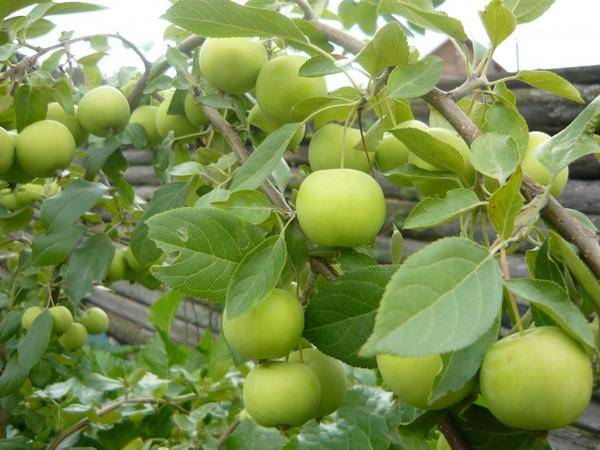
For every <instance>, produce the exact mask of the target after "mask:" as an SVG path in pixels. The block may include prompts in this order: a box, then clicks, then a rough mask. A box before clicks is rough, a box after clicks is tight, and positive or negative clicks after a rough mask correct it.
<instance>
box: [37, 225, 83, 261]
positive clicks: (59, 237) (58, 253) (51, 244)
mask: <svg viewBox="0 0 600 450" xmlns="http://www.w3.org/2000/svg"><path fill="white" fill-rule="evenodd" d="M85 230H86V228H85V226H84V225H82V224H80V223H78V224H75V225H69V226H67V227H65V228H63V229H61V230H59V231H52V232H48V234H38V235H36V236H35V237H34V238H33V241H32V243H31V260H32V262H33V264H34V265H36V266H53V265H55V264H59V263H61V262H63V261H64V260H65V259H67V256H68V255H69V253H71V250H73V248H74V247H75V245H76V244H77V241H79V239H80V238H81V236H83V233H85Z"/></svg>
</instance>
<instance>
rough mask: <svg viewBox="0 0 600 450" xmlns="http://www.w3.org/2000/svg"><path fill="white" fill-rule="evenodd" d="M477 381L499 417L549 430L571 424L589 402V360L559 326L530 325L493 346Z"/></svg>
mask: <svg viewBox="0 0 600 450" xmlns="http://www.w3.org/2000/svg"><path fill="white" fill-rule="evenodd" d="M479 384H480V387H481V395H482V396H483V399H484V401H485V405H486V406H487V407H488V408H489V410H490V411H491V413H492V414H493V415H494V416H495V417H496V418H497V419H498V420H499V421H500V422H502V423H504V424H505V425H508V426H509V427H514V428H523V429H525V430H553V429H556V428H562V427H565V426H567V425H569V424H570V423H571V422H573V421H574V420H575V419H577V418H578V417H579V416H580V415H581V414H583V412H584V411H585V409H586V408H587V406H588V404H589V403H590V400H591V398H592V387H593V371H592V363H591V361H590V358H589V356H588V355H587V353H586V352H585V350H584V349H583V348H582V347H581V346H580V345H579V344H578V343H577V342H575V341H574V340H573V339H571V338H570V337H569V336H568V335H567V334H566V333H565V332H563V331H562V330H561V329H560V328H558V327H552V326H546V327H538V328H530V329H529V330H527V331H525V332H524V333H523V334H518V333H517V334H513V335H511V336H508V337H506V338H504V339H501V340H499V341H498V342H496V343H495V344H494V345H492V347H491V348H490V349H489V350H488V352H487V354H486V355H485V358H484V360H483V365H482V366H481V371H480V375H479Z"/></svg>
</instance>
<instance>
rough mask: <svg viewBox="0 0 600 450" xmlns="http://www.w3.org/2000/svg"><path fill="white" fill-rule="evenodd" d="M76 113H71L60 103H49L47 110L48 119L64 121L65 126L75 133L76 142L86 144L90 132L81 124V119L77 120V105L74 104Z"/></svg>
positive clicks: (79, 144)
mask: <svg viewBox="0 0 600 450" xmlns="http://www.w3.org/2000/svg"><path fill="white" fill-rule="evenodd" d="M74 108H75V114H74V115H70V114H67V112H66V111H65V110H64V109H63V107H62V106H61V105H60V103H56V102H53V103H50V104H48V110H47V112H46V119H48V120H56V121H57V122H60V123H62V124H63V125H64V126H65V127H67V128H68V129H69V131H70V132H71V134H72V135H73V139H75V144H76V145H77V147H80V146H82V145H83V144H85V142H86V141H87V138H88V132H87V131H85V129H84V128H83V127H82V126H81V124H80V123H79V120H77V117H76V115H77V106H74Z"/></svg>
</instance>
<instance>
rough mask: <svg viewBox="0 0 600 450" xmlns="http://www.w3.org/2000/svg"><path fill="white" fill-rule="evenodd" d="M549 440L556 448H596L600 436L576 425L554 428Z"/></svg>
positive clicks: (576, 449)
mask: <svg viewBox="0 0 600 450" xmlns="http://www.w3.org/2000/svg"><path fill="white" fill-rule="evenodd" d="M548 441H549V442H550V444H551V445H552V448H553V449H554V450H596V448H597V446H598V445H600V437H599V436H597V435H594V434H592V433H588V432H586V431H584V430H581V429H579V428H575V427H568V428H561V429H560V430H553V431H551V432H550V433H549V434H548Z"/></svg>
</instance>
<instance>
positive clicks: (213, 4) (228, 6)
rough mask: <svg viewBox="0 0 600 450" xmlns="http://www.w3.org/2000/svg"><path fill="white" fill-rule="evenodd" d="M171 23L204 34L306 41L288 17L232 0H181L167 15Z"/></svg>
mask: <svg viewBox="0 0 600 450" xmlns="http://www.w3.org/2000/svg"><path fill="white" fill-rule="evenodd" d="M164 17H165V18H166V19H167V20H168V21H170V22H171V23H173V24H175V25H177V26H179V27H181V28H184V29H186V30H188V31H191V32H192V33H194V34H197V35H199V36H205V37H235V36H237V37H253V36H257V37H269V38H272V37H279V38H283V39H290V40H292V41H296V42H306V37H305V36H304V35H303V34H302V33H301V32H300V30H299V29H298V27H296V25H295V24H294V22H292V21H291V20H290V19H288V18H287V17H285V16H283V15H281V14H279V13H278V12H275V11H271V10H268V9H262V8H252V7H248V6H242V5H238V4H237V3H234V2H232V1H229V0H179V1H178V2H177V3H175V4H174V5H173V6H171V8H169V10H168V11H167V13H166V14H165V16H164Z"/></svg>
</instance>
